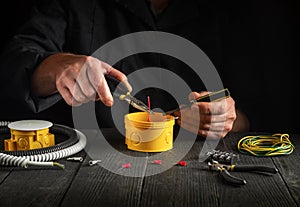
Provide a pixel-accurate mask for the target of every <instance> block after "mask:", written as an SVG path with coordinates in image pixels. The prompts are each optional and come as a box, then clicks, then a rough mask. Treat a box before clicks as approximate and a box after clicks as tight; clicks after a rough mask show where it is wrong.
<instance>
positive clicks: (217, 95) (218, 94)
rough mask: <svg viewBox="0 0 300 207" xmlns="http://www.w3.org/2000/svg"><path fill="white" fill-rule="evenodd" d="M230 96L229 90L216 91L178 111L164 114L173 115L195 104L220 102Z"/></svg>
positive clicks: (190, 102)
mask: <svg viewBox="0 0 300 207" xmlns="http://www.w3.org/2000/svg"><path fill="white" fill-rule="evenodd" d="M229 96H230V93H229V90H228V89H227V88H225V89H221V90H219V91H215V92H211V93H208V94H206V95H204V96H200V97H199V98H196V99H193V100H191V101H189V102H188V103H186V104H184V105H182V106H180V107H178V108H176V109H172V110H169V111H166V112H165V113H164V114H166V115H168V114H172V113H174V112H175V111H180V110H182V109H185V108H188V107H191V106H192V105H193V104H195V103H197V102H213V101H219V100H222V99H225V98H228V97H229Z"/></svg>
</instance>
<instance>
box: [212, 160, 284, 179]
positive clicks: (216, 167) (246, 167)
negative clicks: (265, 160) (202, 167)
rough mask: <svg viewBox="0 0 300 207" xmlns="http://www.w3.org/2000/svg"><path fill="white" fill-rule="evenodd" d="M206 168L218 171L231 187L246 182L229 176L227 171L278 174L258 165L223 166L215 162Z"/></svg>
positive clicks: (273, 170)
mask: <svg viewBox="0 0 300 207" xmlns="http://www.w3.org/2000/svg"><path fill="white" fill-rule="evenodd" d="M208 167H209V169H210V170H214V171H219V172H220V174H221V176H222V177H223V179H224V180H225V181H226V182H228V183H230V184H232V185H245V184H246V183H247V181H246V180H244V179H241V178H238V177H235V176H233V175H231V174H230V173H229V171H236V172H262V173H271V174H276V173H277V172H278V170H277V169H276V168H274V167H268V166H260V165H240V166H239V165H225V164H221V163H219V162H218V161H215V160H213V161H212V162H208Z"/></svg>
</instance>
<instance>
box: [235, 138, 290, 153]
mask: <svg viewBox="0 0 300 207" xmlns="http://www.w3.org/2000/svg"><path fill="white" fill-rule="evenodd" d="M294 149H295V146H294V145H293V144H292V143H291V141H290V139H289V135H288V134H273V135H256V136H245V137H243V138H242V139H241V140H240V141H239V142H238V150H239V151H240V152H241V153H244V154H251V155H255V156H276V155H289V154H291V153H292V152H293V151H294Z"/></svg>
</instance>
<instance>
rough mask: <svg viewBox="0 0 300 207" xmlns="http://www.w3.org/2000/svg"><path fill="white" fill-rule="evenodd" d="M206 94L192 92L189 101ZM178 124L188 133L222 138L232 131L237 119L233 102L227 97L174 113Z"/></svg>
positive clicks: (194, 105)
mask: <svg viewBox="0 0 300 207" xmlns="http://www.w3.org/2000/svg"><path fill="white" fill-rule="evenodd" d="M207 93H208V92H200V93H196V92H193V93H191V94H190V95H189V99H190V100H192V99H196V98H199V97H200V96H204V95H206V94H207ZM174 115H175V116H178V117H179V119H178V124H179V125H180V126H181V127H183V128H185V129H186V130H188V131H191V132H193V133H195V134H198V135H200V136H203V137H207V138H224V137H225V135H226V134H227V133H228V132H229V131H231V130H232V129H233V125H234V122H235V120H236V118H237V114H236V109H235V101H234V100H233V98H232V97H228V98H225V99H222V100H219V101H214V102H197V103H195V104H193V105H192V106H191V107H190V108H185V109H182V110H181V111H180V112H179V111H177V112H175V113H174Z"/></svg>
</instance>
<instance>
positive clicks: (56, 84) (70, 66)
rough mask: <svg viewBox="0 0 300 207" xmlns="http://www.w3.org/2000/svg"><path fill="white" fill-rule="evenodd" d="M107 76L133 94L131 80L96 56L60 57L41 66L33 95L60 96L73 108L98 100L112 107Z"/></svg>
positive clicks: (36, 76)
mask: <svg viewBox="0 0 300 207" xmlns="http://www.w3.org/2000/svg"><path fill="white" fill-rule="evenodd" d="M105 74H107V75H110V76H112V77H114V78H116V79H118V80H120V81H121V82H122V83H123V84H124V85H125V86H127V88H128V91H130V92H131V90H132V88H131V86H130V84H129V83H128V81H127V77H126V76H125V75H124V74H123V73H122V72H120V71H118V70H117V69H114V68H113V67H112V66H110V65H109V64H107V63H105V62H102V61H100V60H99V59H97V58H94V57H92V56H85V55H74V54H69V53H58V54H54V55H51V56H49V57H48V58H46V59H45V60H44V61H43V62H41V64H40V65H39V66H38V68H37V69H36V71H35V72H34V74H33V76H32V80H31V84H32V92H33V93H34V94H35V95H36V96H39V97H45V96H48V95H51V94H53V93H57V92H59V93H60V94H61V96H62V97H63V99H64V100H65V101H66V102H67V103H68V104H69V105H71V106H79V105H81V104H82V103H86V102H89V101H95V100H101V101H102V102H103V103H104V104H105V105H106V106H112V105H113V97H112V94H111V92H110V89H109V87H108V84H107V82H106V80H105V77H104V75H105Z"/></svg>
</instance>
